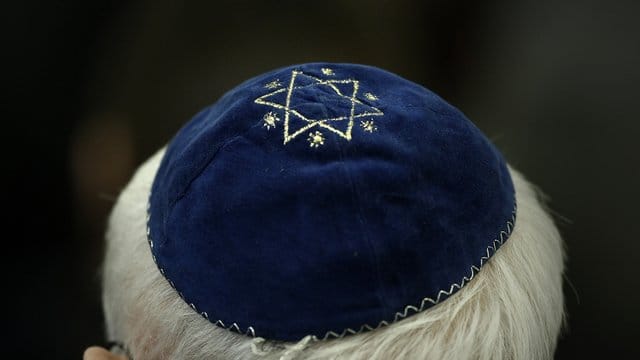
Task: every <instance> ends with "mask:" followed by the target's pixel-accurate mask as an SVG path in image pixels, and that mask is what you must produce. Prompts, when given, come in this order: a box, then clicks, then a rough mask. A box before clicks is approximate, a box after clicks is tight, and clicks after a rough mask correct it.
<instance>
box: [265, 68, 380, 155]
mask: <svg viewBox="0 0 640 360" xmlns="http://www.w3.org/2000/svg"><path fill="white" fill-rule="evenodd" d="M325 70H326V69H323V73H324V74H326V72H325ZM331 76H332V78H331V79H321V78H318V77H315V76H312V75H309V74H305V73H303V72H302V71H299V70H293V71H292V72H291V78H290V79H289V84H288V86H287V87H286V88H285V87H282V88H279V89H276V90H273V91H272V92H270V93H267V94H265V95H262V96H260V97H258V98H257V99H255V100H254V102H255V103H256V104H260V105H266V106H269V107H272V108H274V109H278V110H282V111H283V112H284V122H283V128H284V131H283V144H287V143H288V142H289V141H291V140H293V139H295V138H296V137H297V136H299V135H301V134H303V133H306V132H307V130H310V129H312V128H314V127H316V130H319V129H318V128H321V129H326V130H328V131H331V132H333V133H335V134H338V135H339V136H340V137H342V138H344V139H346V140H348V141H350V140H351V132H352V129H353V124H354V119H357V118H363V117H372V116H382V115H384V113H383V112H382V111H381V110H380V109H378V108H376V107H374V106H371V105H368V104H365V103H364V102H362V101H361V100H360V99H359V98H358V96H359V94H358V90H359V87H360V82H359V81H358V80H354V79H342V80H339V79H335V73H333V71H331ZM272 83H273V84H275V82H271V83H269V84H272ZM267 88H269V89H271V88H272V87H270V86H267ZM367 95H368V96H367ZM365 97H366V98H367V99H369V100H373V99H375V100H377V97H374V96H373V95H372V94H371V93H367V94H366V95H365ZM270 113H271V114H273V113H272V112H270ZM268 114H269V113H268ZM273 116H274V115H272V116H269V117H267V116H266V115H265V117H264V118H263V119H265V120H264V121H267V120H269V121H270V122H269V123H265V124H263V125H264V126H265V127H266V128H267V129H270V128H271V127H275V122H274V121H271V120H272V119H274V117H273ZM367 124H371V125H370V129H369V130H367V131H368V132H369V133H371V132H372V130H371V129H374V125H373V120H371V119H370V120H368V121H367ZM308 134H312V135H310V136H315V138H316V139H319V138H322V134H321V133H320V132H319V131H316V132H315V133H308ZM323 139H324V138H323ZM322 144H324V141H323V142H319V141H318V142H315V143H311V147H318V146H320V145H322Z"/></svg>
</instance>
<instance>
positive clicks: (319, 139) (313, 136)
mask: <svg viewBox="0 0 640 360" xmlns="http://www.w3.org/2000/svg"><path fill="white" fill-rule="evenodd" d="M307 141H309V147H312V148H317V147H319V146H320V145H324V136H323V135H322V133H321V132H320V131H316V132H312V133H309V137H308V138H307Z"/></svg>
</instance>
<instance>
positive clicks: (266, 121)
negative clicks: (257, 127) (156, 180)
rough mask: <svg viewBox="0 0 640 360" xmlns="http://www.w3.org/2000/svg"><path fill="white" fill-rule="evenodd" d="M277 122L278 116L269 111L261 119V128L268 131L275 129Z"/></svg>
mask: <svg viewBox="0 0 640 360" xmlns="http://www.w3.org/2000/svg"><path fill="white" fill-rule="evenodd" d="M277 121H280V118H279V117H278V114H276V113H274V112H273V111H269V112H268V113H266V114H264V116H263V117H262V122H263V123H262V126H264V127H266V128H267V130H269V129H271V128H275V127H276V122H277Z"/></svg>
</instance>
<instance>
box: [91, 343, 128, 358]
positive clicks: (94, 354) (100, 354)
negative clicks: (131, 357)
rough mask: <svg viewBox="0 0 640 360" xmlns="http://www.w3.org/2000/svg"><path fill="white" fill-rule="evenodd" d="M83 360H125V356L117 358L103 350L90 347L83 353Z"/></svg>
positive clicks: (97, 347) (117, 356)
mask: <svg viewBox="0 0 640 360" xmlns="http://www.w3.org/2000/svg"><path fill="white" fill-rule="evenodd" d="M82 359H83V360H127V357H126V356H119V355H115V354H113V353H110V352H109V351H107V349H105V348H101V347H99V346H91V347H89V348H88V349H87V350H85V351H84V355H83V356H82Z"/></svg>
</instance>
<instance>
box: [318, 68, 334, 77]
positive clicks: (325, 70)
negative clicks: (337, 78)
mask: <svg viewBox="0 0 640 360" xmlns="http://www.w3.org/2000/svg"><path fill="white" fill-rule="evenodd" d="M321 70H322V73H323V74H325V75H327V76H333V75H335V73H334V72H333V70H331V69H329V68H322V69H321Z"/></svg>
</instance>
